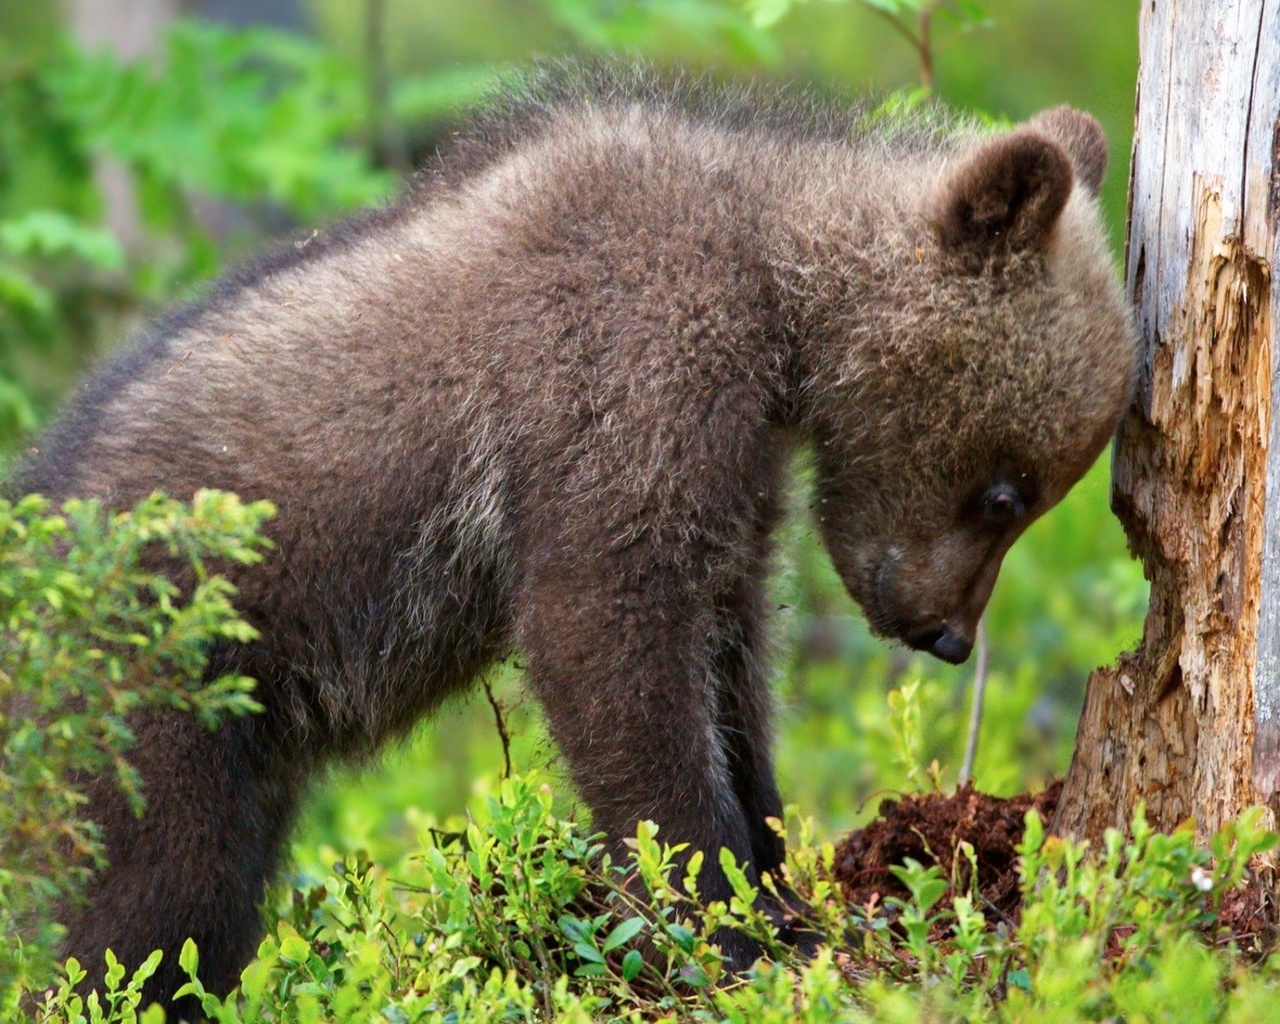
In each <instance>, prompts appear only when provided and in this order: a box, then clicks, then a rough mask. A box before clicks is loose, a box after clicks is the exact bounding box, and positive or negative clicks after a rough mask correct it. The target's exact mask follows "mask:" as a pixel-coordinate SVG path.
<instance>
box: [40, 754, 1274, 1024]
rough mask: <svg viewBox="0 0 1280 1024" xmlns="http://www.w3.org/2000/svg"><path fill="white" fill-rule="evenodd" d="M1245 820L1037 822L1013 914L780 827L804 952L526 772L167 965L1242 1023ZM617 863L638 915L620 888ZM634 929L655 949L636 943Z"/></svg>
mask: <svg viewBox="0 0 1280 1024" xmlns="http://www.w3.org/2000/svg"><path fill="white" fill-rule="evenodd" d="M1259 820H1260V814H1258V813H1253V814H1248V815H1245V816H1244V817H1243V818H1242V819H1241V820H1240V821H1239V822H1237V823H1235V824H1231V825H1228V826H1227V827H1225V828H1224V829H1223V830H1222V831H1221V832H1220V833H1219V834H1218V835H1217V836H1216V837H1215V838H1214V840H1213V842H1212V843H1211V846H1210V849H1209V850H1204V849H1200V848H1197V846H1196V844H1195V840H1194V835H1193V832H1192V831H1191V830H1190V829H1189V828H1188V829H1183V830H1181V831H1179V832H1177V833H1175V834H1174V835H1172V836H1160V835H1156V834H1154V833H1152V831H1151V830H1150V828H1149V827H1148V826H1147V825H1146V823H1145V821H1144V819H1143V817H1142V815H1141V814H1139V815H1138V816H1137V818H1136V819H1135V821H1134V825H1133V829H1132V832H1131V834H1130V835H1129V836H1127V837H1126V836H1124V835H1122V834H1121V833H1119V832H1111V833H1109V834H1108V835H1107V837H1106V841H1105V843H1104V844H1103V847H1102V849H1099V850H1096V851H1094V850H1089V849H1087V848H1086V847H1085V846H1084V845H1082V844H1079V843H1074V842H1068V841H1063V840H1060V839H1052V838H1046V837H1045V833H1044V829H1043V826H1042V824H1041V823H1040V821H1039V819H1038V818H1036V817H1035V815H1034V813H1033V814H1031V815H1029V816H1028V830H1027V835H1026V837H1025V839H1024V842H1023V845H1022V855H1023V866H1022V876H1023V887H1022V891H1023V901H1024V905H1023V911H1022V915H1021V920H1020V921H1018V922H1010V921H1007V920H1002V919H995V920H988V919H987V917H986V916H985V913H984V909H983V908H982V907H981V906H980V905H979V904H978V902H977V900H976V899H975V896H974V894H962V895H959V896H956V897H954V898H953V899H943V898H942V897H943V894H944V893H945V892H947V891H948V890H949V889H951V890H952V891H955V889H956V888H957V886H956V885H955V880H954V879H953V880H948V879H946V878H944V877H942V876H941V873H940V871H939V869H938V868H937V867H930V868H924V867H922V866H920V865H919V864H915V863H913V862H908V863H907V864H905V865H903V866H902V867H901V868H899V869H898V870H897V873H898V876H899V878H900V879H901V880H902V881H903V882H904V883H905V885H906V888H907V890H908V891H909V892H910V893H911V896H910V898H907V899H902V900H887V901H885V905H883V906H876V907H856V906H846V905H845V904H844V902H843V901H842V900H841V899H840V898H839V894H838V893H837V892H835V891H834V889H833V888H832V886H831V883H830V882H829V881H828V880H827V878H828V876H829V872H830V867H831V861H832V855H833V851H832V849H831V847H830V846H829V845H825V846H823V845H817V844H815V843H814V841H813V837H812V832H811V831H810V830H809V828H808V826H807V825H806V824H805V823H804V822H802V821H799V820H796V819H794V818H792V820H790V822H789V824H790V826H791V828H792V832H793V836H792V838H793V842H792V848H791V855H790V862H789V865H788V869H787V870H788V878H789V881H790V882H791V883H792V884H793V885H794V886H795V888H796V889H797V891H799V892H801V893H802V894H803V895H804V896H806V898H807V899H808V900H809V901H810V902H811V904H812V906H813V907H814V911H813V914H814V921H815V924H816V926H817V927H819V928H821V929H822V930H823V931H824V932H825V934H827V935H828V937H830V938H832V939H833V940H834V941H833V942H832V944H831V946H830V947H829V948H824V949H822V950H821V951H819V952H818V954H817V955H816V956H815V957H814V958H813V959H811V960H809V961H804V960H803V959H801V958H800V957H799V956H797V955H796V954H795V953H794V952H791V951H789V950H788V949H786V948H785V947H783V946H781V945H780V944H779V943H778V942H777V937H776V932H775V931H774V929H773V926H772V924H771V923H770V922H769V921H768V920H767V919H765V918H764V917H763V916H762V915H760V914H758V913H757V912H755V911H754V910H752V909H751V904H752V900H753V896H754V893H753V892H752V890H751V888H750V887H749V886H748V885H747V883H746V881H745V877H744V876H743V875H742V874H741V872H739V871H737V870H736V868H735V866H734V865H733V864H732V862H731V861H727V862H726V866H727V868H728V870H729V874H730V877H731V879H733V881H734V888H735V895H734V897H733V899H732V900H731V901H730V902H729V904H728V905H724V904H713V905H710V906H703V907H702V908H701V910H702V914H701V915H691V914H690V911H689V906H688V904H687V903H683V902H678V901H677V900H676V899H675V887H674V886H673V884H672V882H673V879H672V877H671V871H672V867H671V855H672V852H673V851H672V850H671V849H670V848H669V847H666V846H664V845H663V844H662V843H661V842H660V841H659V839H658V836H657V835H656V832H655V830H654V828H653V827H652V826H651V825H648V824H642V825H641V827H640V828H639V830H638V832H637V836H636V838H635V843H634V846H633V850H632V853H631V856H630V860H629V862H628V863H626V864H624V865H622V866H620V867H614V866H610V865H608V864H604V865H601V864H599V863H597V862H596V861H594V859H593V858H594V856H595V854H596V853H597V852H598V847H597V846H596V844H595V838H594V837H592V836H591V835H589V834H586V833H584V832H583V831H582V830H580V829H578V828H577V827H576V826H575V825H573V824H572V823H570V822H568V821H565V820H564V819H562V818H560V817H558V816H557V815H556V814H555V813H554V812H553V810H552V802H551V795H550V792H549V789H548V787H547V786H546V785H545V784H544V783H543V782H542V781H541V779H540V778H539V777H538V776H536V775H530V776H524V777H517V778H514V779H511V780H508V781H505V782H503V783H501V784H500V785H499V786H498V787H497V789H496V791H494V792H492V793H490V794H488V795H487V796H485V797H484V798H483V799H482V801H481V802H480V804H479V805H478V806H477V807H476V808H475V812H474V815H473V817H471V818H470V819H468V820H466V821H465V822H459V823H458V825H459V827H457V828H452V827H451V828H446V829H443V830H442V829H438V828H435V827H433V826H432V825H431V824H430V823H429V822H427V821H425V820H422V821H419V822H418V823H417V825H418V848H417V849H416V850H415V851H414V852H411V853H409V854H407V855H405V856H404V857H403V858H402V859H401V860H400V861H399V862H398V863H396V864H394V865H393V866H391V867H390V868H386V867H381V866H378V865H375V864H373V863H371V862H370V861H369V860H368V859H367V858H364V857H362V856H360V855H358V854H351V855H348V856H347V857H346V858H344V859H343V860H342V861H341V862H339V863H337V864H335V865H334V866H333V870H332V873H331V874H330V875H329V877H328V878H327V879H326V880H325V881H324V882H323V884H322V885H319V886H314V887H311V886H304V887H302V888H299V889H296V890H295V891H293V892H292V893H291V897H290V900H289V902H287V903H286V904H284V905H283V912H282V917H281V920H280V921H279V924H278V925H277V926H276V928H275V929H274V930H273V932H272V934H270V935H269V936H268V937H267V938H266V939H265V940H264V941H263V943H262V945H261V947H260V949H259V954H258V958H257V959H256V960H255V961H254V962H253V963H252V964H250V965H249V966H248V967H247V968H246V969H245V971H244V973H243V975H242V980H241V989H240V991H239V993H237V994H233V995H232V996H231V997H229V998H226V999H219V998H216V997H214V996H213V995H211V994H209V993H206V992H205V991H204V989H203V987H202V986H201V985H200V982H199V980H198V979H199V956H198V950H196V949H195V947H194V946H192V945H190V944H189V945H188V946H187V947H186V949H184V951H183V953H182V964H183V966H184V968H186V970H187V972H188V974H189V976H190V978H191V981H190V983H189V985H188V991H189V992H191V993H194V994H196V995H197V996H199V997H200V998H201V1000H202V1002H203V1005H204V1009H205V1012H206V1013H207V1014H209V1016H210V1018H211V1019H212V1020H215V1021H218V1022H222V1024H265V1022H279V1021H290V1022H293V1021H298V1022H303V1021H306V1022H346V1021H357V1020H358V1021H368V1020H383V1021H388V1022H393V1024H409V1022H417V1021H432V1022H441V1024H456V1022H461V1021H466V1022H476V1024H499V1022H513V1021H522V1020H530V1021H532V1020H560V1021H581V1022H587V1021H601V1020H608V1021H634V1022H639V1021H670V1022H675V1021H708V1022H710V1021H724V1022H731V1024H774V1022H776V1024H788V1022H792V1021H800V1022H812V1024H820V1022H828V1021H835V1022H850V1024H854V1022H857V1024H863V1022H870V1021H895V1022H903V1024H908V1022H915V1024H949V1022H955V1024H960V1022H966V1024H997V1022H1001V1024H1005V1022H1010V1024H1011V1022H1028V1024H1029V1022H1035V1024H1041V1022H1050V1024H1083V1022H1098V1024H1101V1022H1107V1021H1112V1022H1114V1021H1121V1020H1123V1021H1129V1022H1134V1024H1136V1022H1141V1021H1146V1022H1151V1024H1155V1022H1165V1021H1173V1022H1185V1024H1246V1022H1252V1021H1257V1020H1264V1019H1269V1018H1267V1017H1266V1016H1265V1015H1261V1016H1259V1014H1261V1013H1262V1011H1263V1009H1264V1008H1265V1007H1267V1006H1269V1005H1274V1004H1273V1002H1272V1001H1274V1000H1276V999H1278V998H1280V959H1277V958H1276V957H1274V956H1273V957H1272V958H1270V959H1268V960H1266V961H1264V962H1262V963H1260V964H1257V965H1252V966H1251V965H1249V964H1248V963H1246V962H1245V960H1244V959H1243V958H1242V957H1241V955H1240V952H1239V951H1238V950H1237V949H1236V948H1235V947H1234V946H1233V945H1232V942H1231V941H1230V937H1229V936H1226V935H1224V934H1222V933H1221V932H1220V930H1219V929H1218V927H1217V920H1218V912H1219V908H1220V907H1221V905H1222V902H1223V900H1224V898H1226V897H1227V896H1228V895H1229V894H1231V893H1234V892H1237V891H1238V890H1239V887H1240V886H1241V883H1242V880H1243V879H1244V878H1245V877H1246V873H1247V866H1248V863H1249V861H1250V858H1252V857H1253V856H1254V855H1255V854H1257V853H1259V852H1263V851H1266V850H1268V849H1270V848H1272V847H1273V846H1274V845H1275V843H1276V839H1277V837H1276V836H1275V834H1273V833H1270V832H1267V831H1265V830H1263V829H1261V828H1260V827H1259V825H1258V822H1259ZM696 868H697V865H696V864H694V865H692V866H691V877H690V878H688V879H685V880H683V881H682V885H683V887H684V888H685V889H686V890H689V891H693V890H696V884H697V880H696ZM632 873H635V874H636V875H638V876H639V877H640V878H642V879H644V881H645V883H646V884H647V886H648V887H649V889H650V891H651V892H652V893H653V905H652V906H651V907H647V908H642V907H641V906H639V905H638V904H636V903H635V902H634V901H633V899H632V898H631V897H629V896H628V895H627V887H626V886H625V885H623V884H622V883H623V881H624V878H625V877H627V876H629V875H631V874H632ZM958 888H959V891H960V892H961V893H964V887H963V886H960V887H958ZM726 923H733V924H734V925H736V926H738V927H741V928H745V929H747V930H748V931H750V932H751V933H752V934H754V935H755V936H756V937H757V938H758V939H759V940H760V941H761V942H762V944H763V945H764V947H765V948H766V949H767V950H769V951H770V954H771V957H772V962H769V961H762V962H761V963H760V964H758V965H757V967H756V968H755V969H754V970H753V971H751V972H750V973H749V974H748V975H747V976H746V977H744V978H742V979H740V980H736V981H735V980H732V979H729V978H727V977H725V976H724V974H723V971H722V968H721V966H720V962H719V957H718V955H717V953H716V950H715V948H714V947H713V945H712V944H711V941H710V937H711V934H712V932H713V930H714V929H715V928H716V927H718V926H720V925H723V924H726ZM636 942H644V943H646V944H647V945H648V946H649V947H650V949H651V950H657V951H658V955H653V953H651V954H650V955H649V956H648V957H642V956H641V954H640V952H639V950H638V949H637V948H636V946H635V943H636ZM152 967H154V963H150V962H149V964H148V965H144V973H146V971H147V970H149V969H150V968H152ZM69 971H70V974H71V976H72V977H75V976H77V975H78V972H79V965H76V964H74V962H73V963H72V964H71V965H70V967H69ZM109 977H110V978H111V979H112V983H113V984H114V986H115V991H114V992H113V993H111V994H109V995H107V996H105V997H104V998H103V999H98V997H90V1000H89V1001H88V1002H86V1001H85V1000H83V999H82V998H81V997H79V996H77V995H73V994H72V993H71V991H70V985H69V983H68V984H64V985H63V986H62V988H61V989H60V990H59V991H57V992H56V993H54V994H53V995H52V996H51V997H50V999H49V1000H48V1002H47V1003H46V1004H45V1007H44V1020H45V1022H46V1024H63V1022H65V1024H71V1022H73V1021H81V1020H85V1019H93V1020H102V1021H104V1022H105V1024H116V1022H119V1024H124V1022H125V1021H132V1020H133V1019H134V1017H133V1014H134V1013H135V1011H136V1010H137V1009H139V1008H138V1007H137V999H136V993H137V983H136V980H135V981H134V982H131V983H126V977H127V972H126V971H125V970H124V969H123V967H116V968H114V969H113V971H112V973H111V974H110V975H109ZM130 986H132V987H130ZM95 1007H96V1008H97V1009H96V1010H95V1009H94V1008H95ZM104 1008H106V1012H104ZM95 1013H97V1014H98V1016H94V1014H95Z"/></svg>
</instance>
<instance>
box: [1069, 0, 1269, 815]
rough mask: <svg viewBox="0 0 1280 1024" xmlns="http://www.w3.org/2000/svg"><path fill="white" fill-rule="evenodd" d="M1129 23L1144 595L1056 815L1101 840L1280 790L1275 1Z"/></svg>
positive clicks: (1118, 486) (1119, 505) (1131, 527)
mask: <svg viewBox="0 0 1280 1024" xmlns="http://www.w3.org/2000/svg"><path fill="white" fill-rule="evenodd" d="M1140 21H1141V30H1140V47H1141V68H1140V71H1139V76H1138V102H1137V124H1136V132H1135V138H1134V151H1133V165H1132V170H1131V177H1130V223H1129V232H1128V238H1127V244H1126V281H1127V287H1128V291H1129V295H1130V298H1131V299H1132V301H1133V304H1134V309H1135V311H1136V318H1137V324H1138V329H1139V331H1140V333H1141V337H1142V341H1143V346H1144V365H1143V369H1142V374H1141V379H1140V383H1139V387H1138V393H1137V395H1136V398H1135V401H1134V403H1133V405H1132V407H1131V409H1130V411H1129V413H1128V415H1127V416H1126V418H1125V420H1124V422H1123V423H1122V425H1121V428H1120V432H1119V435H1118V437H1117V442H1116V449H1115V460H1114V482H1113V494H1112V503H1113V507H1114V508H1115V510H1116V512H1117V514H1118V515H1119V516H1120V518H1121V520H1122V521H1123V522H1124V524H1125V528H1126V531H1127V532H1128V536H1129V541H1130V545H1131V546H1132V548H1133V550H1134V551H1135V553H1136V554H1138V556H1139V557H1141V558H1142V560H1143V563H1144V566H1145V571H1146V573H1147V576H1148V578H1149V579H1150V580H1151V606H1150V610H1149V612H1148V615H1147V621H1146V625H1145V629H1144V632H1143V638H1142V643H1141V645H1140V647H1139V648H1138V650H1137V651H1134V652H1129V653H1126V654H1124V655H1122V656H1121V658H1120V660H1119V662H1118V664H1117V665H1116V666H1115V667H1113V668H1104V669H1099V670H1098V671H1096V672H1094V674H1093V676H1092V677H1091V678H1090V680H1089V687H1088V694H1087V696H1086V699H1085V709H1084V714H1083V717H1082V719H1081V723H1080V732H1079V735H1078V738H1077V741H1076V751H1075V756H1074V758H1073V760H1072V765H1071V770H1070V772H1069V774H1068V777H1067V783H1066V788H1065V790H1064V793H1063V797H1062V802H1061V804H1060V809H1059V812H1058V818H1057V821H1056V823H1055V827H1056V828H1057V830H1058V831H1060V832H1065V833H1070V834H1075V835H1082V836H1089V837H1095V838H1096V837H1098V836H1099V835H1100V834H1101V832H1102V831H1103V830H1104V829H1105V828H1107V827H1108V826H1123V825H1125V824H1127V822H1128V820H1129V817H1130V815H1131V814H1132V811H1133V809H1134V807H1135V806H1136V804H1137V803H1138V802H1139V801H1145V802H1146V805H1147V812H1148V816H1149V818H1150V819H1151V820H1152V822H1153V823H1154V824H1156V825H1157V826H1158V827H1162V828H1172V827H1173V826H1175V825H1177V824H1178V823H1179V822H1181V821H1182V820H1184V819H1186V818H1188V817H1194V818H1195V819H1196V822H1197V825H1198V827H1199V830H1200V831H1201V833H1202V834H1204V833H1207V832H1211V831H1213V830H1214V829H1216V827H1217V826H1218V825H1219V824H1221V822H1222V821H1223V820H1224V819H1226V818H1229V817H1232V816H1234V815H1235V814H1237V813H1239V812H1240V811H1241V810H1243V809H1244V808H1245V807H1248V806H1250V805H1253V804H1259V803H1262V804H1267V803H1272V801H1273V797H1275V795H1276V793H1277V790H1280V436H1278V435H1277V431H1280V427H1278V426H1277V425H1276V424H1275V423H1274V421H1273V417H1272V408H1273V405H1274V403H1275V402H1276V401H1280V394H1276V393H1275V392H1276V389H1277V387H1280V377H1277V376H1276V374H1275V369H1274V361H1273V354H1274V350H1275V347H1276V317H1275V316H1273V312H1272V311H1273V310H1280V296H1278V295H1277V289H1278V288H1280V285H1278V284H1277V280H1278V279H1280V274H1275V273H1273V268H1274V267H1276V266H1277V261H1278V260H1280V248H1278V245H1280V0H1194V2H1192V0H1143V2H1142V5H1141V16H1140ZM1273 441H1274V443H1273ZM1255 666H1256V671H1255ZM1255 740H1257V741H1258V742H1257V750H1256V752H1255ZM1273 810H1274V805H1273ZM1273 823H1274V820H1273Z"/></svg>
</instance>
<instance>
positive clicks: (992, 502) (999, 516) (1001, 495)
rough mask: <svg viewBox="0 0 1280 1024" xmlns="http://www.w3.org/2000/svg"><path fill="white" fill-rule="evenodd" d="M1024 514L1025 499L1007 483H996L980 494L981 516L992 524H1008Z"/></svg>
mask: <svg viewBox="0 0 1280 1024" xmlns="http://www.w3.org/2000/svg"><path fill="white" fill-rule="evenodd" d="M1026 514H1027V503H1026V500H1025V499H1024V498H1023V496H1022V494H1021V493H1020V492H1019V491H1018V489H1017V488H1015V487H1011V486H1010V485H1009V484H996V485H995V486H994V487H992V488H991V489H990V490H989V491H987V493H986V494H984V495H983V496H982V517H983V518H984V519H985V520H986V521H987V522H989V523H991V524H992V525H993V526H1008V525H1009V524H1010V523H1013V522H1016V521H1017V520H1019V519H1021V518H1022V517H1023V516H1025V515H1026Z"/></svg>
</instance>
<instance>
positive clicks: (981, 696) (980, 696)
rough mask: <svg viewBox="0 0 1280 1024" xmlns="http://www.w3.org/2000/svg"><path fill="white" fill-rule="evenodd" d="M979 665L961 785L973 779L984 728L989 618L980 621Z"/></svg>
mask: <svg viewBox="0 0 1280 1024" xmlns="http://www.w3.org/2000/svg"><path fill="white" fill-rule="evenodd" d="M977 640H978V664H977V667H976V668H975V669H974V671H973V706H972V707H971V708H970V710H969V736H968V739H966V740H965V744H964V761H963V762H961V764H960V785H962V786H963V785H964V784H965V783H966V782H968V781H969V780H970V779H972V778H973V759H974V758H975V757H976V756H977V754H978V730H979V729H980V728H981V727H982V704H983V701H984V700H985V698H986V695H987V661H988V658H987V654H988V652H987V617H986V616H985V615H984V616H983V617H982V618H980V619H979V620H978V636H977Z"/></svg>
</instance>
